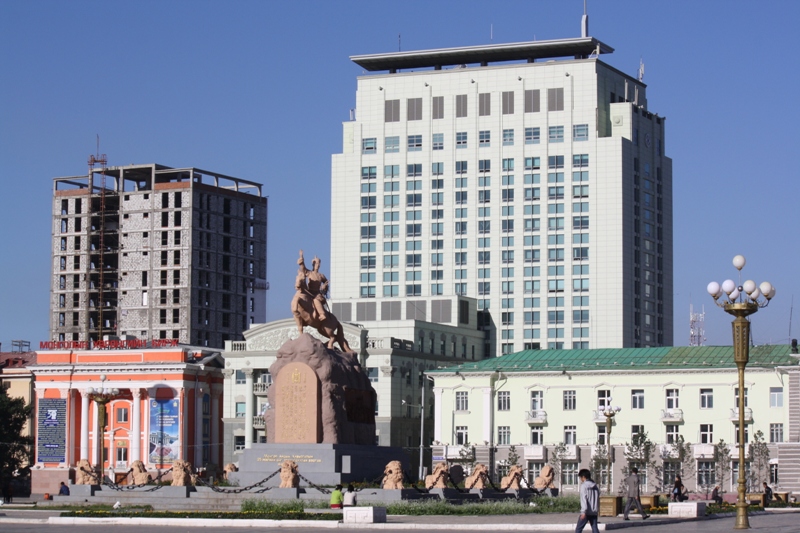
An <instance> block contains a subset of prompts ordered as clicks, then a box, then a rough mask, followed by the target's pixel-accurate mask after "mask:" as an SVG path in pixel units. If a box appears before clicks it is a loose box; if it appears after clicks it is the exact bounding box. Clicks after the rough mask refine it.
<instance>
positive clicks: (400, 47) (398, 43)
mask: <svg viewBox="0 0 800 533" xmlns="http://www.w3.org/2000/svg"><path fill="white" fill-rule="evenodd" d="M397 51H398V52H402V51H403V47H402V46H401V45H400V34H399V33H398V34H397Z"/></svg>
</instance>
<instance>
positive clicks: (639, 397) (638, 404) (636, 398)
mask: <svg viewBox="0 0 800 533" xmlns="http://www.w3.org/2000/svg"><path fill="white" fill-rule="evenodd" d="M631 409H644V389H633V390H632V391H631Z"/></svg>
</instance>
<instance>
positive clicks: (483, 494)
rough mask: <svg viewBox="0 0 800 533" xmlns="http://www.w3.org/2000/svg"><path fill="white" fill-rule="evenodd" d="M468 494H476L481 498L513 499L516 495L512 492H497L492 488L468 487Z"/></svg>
mask: <svg viewBox="0 0 800 533" xmlns="http://www.w3.org/2000/svg"><path fill="white" fill-rule="evenodd" d="M469 493H470V494H477V495H478V497H479V498H480V499H481V500H513V499H515V498H516V497H517V496H516V494H514V493H513V492H498V491H496V490H494V489H469Z"/></svg>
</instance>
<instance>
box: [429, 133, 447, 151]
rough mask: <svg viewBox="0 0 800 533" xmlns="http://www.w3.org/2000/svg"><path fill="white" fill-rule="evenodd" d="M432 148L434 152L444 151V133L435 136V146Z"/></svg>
mask: <svg viewBox="0 0 800 533" xmlns="http://www.w3.org/2000/svg"><path fill="white" fill-rule="evenodd" d="M431 148H432V149H433V150H444V133H434V134H433V145H432V146H431Z"/></svg>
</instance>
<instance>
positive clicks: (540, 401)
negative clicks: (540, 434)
mask: <svg viewBox="0 0 800 533" xmlns="http://www.w3.org/2000/svg"><path fill="white" fill-rule="evenodd" d="M542 409H544V391H541V390H532V391H531V411H539V410H542Z"/></svg>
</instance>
